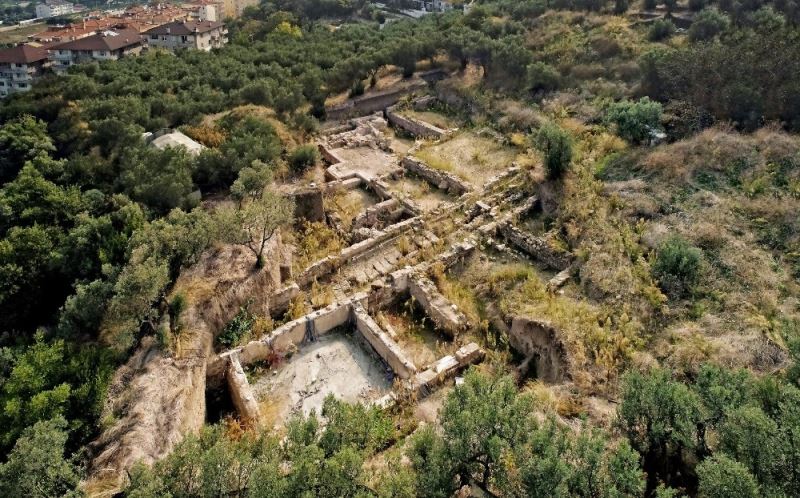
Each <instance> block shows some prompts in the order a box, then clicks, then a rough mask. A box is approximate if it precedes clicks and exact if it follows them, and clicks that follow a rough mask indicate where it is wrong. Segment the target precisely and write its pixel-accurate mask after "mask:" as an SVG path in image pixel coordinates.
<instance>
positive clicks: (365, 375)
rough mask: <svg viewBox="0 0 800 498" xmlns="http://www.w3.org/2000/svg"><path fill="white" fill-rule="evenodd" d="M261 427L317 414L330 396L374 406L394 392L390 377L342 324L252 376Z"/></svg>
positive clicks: (391, 374) (375, 358)
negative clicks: (313, 412) (380, 399)
mask: <svg viewBox="0 0 800 498" xmlns="http://www.w3.org/2000/svg"><path fill="white" fill-rule="evenodd" d="M251 378H252V380H251V385H252V389H253V393H254V395H255V397H256V400H257V402H258V404H259V409H260V412H261V423H262V424H265V425H268V426H273V425H277V424H280V423H282V422H283V421H285V420H288V419H289V418H291V416H293V415H297V414H303V415H308V414H309V413H311V412H312V411H315V412H316V413H320V411H321V410H322V404H323V402H324V400H325V398H326V397H327V396H328V395H331V394H332V395H334V396H335V397H336V398H337V399H340V400H343V401H346V402H349V403H356V402H360V403H366V404H369V403H372V402H374V401H376V400H377V399H379V398H381V397H382V396H384V395H386V394H387V393H388V392H389V391H390V390H391V388H392V380H393V378H394V373H393V372H392V371H391V369H389V368H387V367H386V365H384V364H383V363H382V362H381V361H380V360H379V359H378V358H377V356H376V355H375V354H374V353H373V351H372V350H371V349H370V346H368V345H365V344H363V340H359V339H357V337H356V335H355V334H353V327H348V326H344V327H341V328H339V329H338V330H336V331H332V332H331V333H329V334H327V335H325V336H324V337H321V338H319V339H318V340H317V341H315V342H311V343H308V344H305V345H303V346H302V347H301V348H300V349H299V350H298V351H297V352H296V353H295V354H293V355H292V356H291V357H288V358H286V359H285V360H284V361H283V362H280V363H278V364H276V365H274V366H272V367H270V368H269V369H267V370H264V371H263V372H261V373H260V374H259V375H257V376H251Z"/></svg>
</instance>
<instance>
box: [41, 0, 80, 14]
mask: <svg viewBox="0 0 800 498" xmlns="http://www.w3.org/2000/svg"><path fill="white" fill-rule="evenodd" d="M73 12H75V6H74V5H73V4H71V3H69V2H61V1H59V0H52V1H48V2H45V3H40V4H38V5H37V6H36V17H39V18H48V17H58V16H65V15H67V14H72V13H73Z"/></svg>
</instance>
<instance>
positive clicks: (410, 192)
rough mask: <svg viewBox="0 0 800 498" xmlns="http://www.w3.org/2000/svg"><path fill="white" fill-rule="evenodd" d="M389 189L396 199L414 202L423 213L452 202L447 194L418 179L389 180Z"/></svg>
mask: <svg viewBox="0 0 800 498" xmlns="http://www.w3.org/2000/svg"><path fill="white" fill-rule="evenodd" d="M389 188H390V189H391V191H392V192H393V193H394V194H395V195H397V196H398V197H401V198H408V199H411V200H412V201H414V202H416V203H417V205H418V206H419V207H420V208H421V209H422V210H423V211H433V210H434V209H436V208H437V207H439V206H440V205H442V204H443V203H445V202H451V201H452V200H453V199H452V198H451V197H450V196H448V195H447V193H445V192H443V191H441V190H439V189H437V188H436V187H433V186H431V185H430V184H429V183H427V182H425V181H424V180H420V179H419V178H413V177H403V178H399V179H397V180H390V181H389Z"/></svg>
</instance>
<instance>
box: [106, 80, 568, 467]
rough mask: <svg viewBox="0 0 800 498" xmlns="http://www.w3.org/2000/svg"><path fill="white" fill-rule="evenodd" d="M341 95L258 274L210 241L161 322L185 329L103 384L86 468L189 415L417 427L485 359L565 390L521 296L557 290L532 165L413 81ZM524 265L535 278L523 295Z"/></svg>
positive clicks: (561, 367) (548, 335)
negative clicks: (338, 414) (117, 416)
mask: <svg viewBox="0 0 800 498" xmlns="http://www.w3.org/2000/svg"><path fill="white" fill-rule="evenodd" d="M348 105H349V106H350V107H347V108H346V109H344V110H342V111H341V112H342V117H341V118H340V119H338V120H329V122H328V123H327V124H326V126H325V127H324V128H323V129H322V131H321V132H320V134H319V136H318V138H317V142H316V147H317V148H318V151H319V155H320V157H321V159H322V161H321V163H320V164H319V165H318V166H317V167H316V168H315V170H314V171H312V172H310V173H309V174H307V175H306V179H305V180H304V181H302V182H294V183H289V184H284V185H281V186H280V190H281V192H282V193H283V195H286V196H288V197H291V198H292V199H293V200H294V203H293V205H294V222H293V223H294V227H293V228H292V229H291V230H284V231H279V232H276V233H275V234H274V235H273V236H272V237H271V238H270V239H269V240H268V241H267V244H266V246H265V252H264V262H265V264H264V267H263V269H261V270H258V271H255V272H253V269H252V268H253V260H252V254H251V253H249V252H246V251H244V250H243V249H242V248H241V247H237V246H221V247H218V248H217V249H215V250H212V251H210V252H208V253H206V254H204V255H203V257H202V258H201V261H200V262H199V263H198V264H197V265H195V266H194V267H193V268H191V269H189V270H188V271H184V272H183V273H182V274H181V276H180V278H179V279H178V281H177V283H176V285H175V289H174V290H173V296H174V295H178V294H180V295H181V296H185V300H186V302H187V307H186V311H184V312H183V314H182V317H181V319H180V323H175V321H174V320H172V321H170V318H169V315H167V316H166V317H165V320H166V321H165V323H164V325H163V326H164V327H166V328H168V329H171V330H173V331H174V330H176V329H177V328H178V327H180V330H183V331H191V333H190V334H187V333H186V332H180V334H181V339H180V340H179V341H178V342H177V343H176V345H175V350H176V352H177V353H176V354H175V355H174V356H167V355H163V354H162V353H157V352H156V351H157V350H156V345H155V344H154V345H153V348H152V349H151V350H150V351H149V352H148V350H147V349H146V348H145V349H143V350H141V351H140V352H139V353H137V355H135V356H134V357H133V358H132V359H131V360H130V361H129V363H128V365H126V367H125V368H123V369H122V370H121V371H120V372H118V374H117V376H116V377H115V385H119V386H120V388H121V389H124V388H127V389H129V390H130V389H136V390H138V392H139V393H140V395H139V396H138V397H137V398H136V399H132V400H131V399H127V398H125V396H124V395H115V394H114V393H112V400H113V401H112V403H113V404H112V407H115V408H113V409H115V410H118V411H119V412H120V413H124V419H123V420H122V421H120V422H118V423H117V424H115V425H114V426H112V427H111V428H110V429H108V430H107V431H106V432H105V433H104V434H103V436H102V437H101V438H100V439H99V440H98V441H97V442H96V443H95V444H96V451H97V454H98V456H97V458H95V460H94V463H93V472H94V475H98V476H101V478H102V476H113V475H117V474H118V473H119V471H121V470H125V469H128V468H130V466H131V465H133V464H134V463H135V462H138V461H143V462H154V461H157V460H158V459H159V458H161V457H162V456H163V455H164V454H165V453H167V452H169V451H170V449H171V447H173V446H174V444H175V443H177V442H178V441H180V440H181V438H182V437H183V436H184V435H185V434H186V433H188V432H192V431H197V430H199V429H200V428H201V427H203V426H204V425H206V424H213V423H219V422H221V421H224V420H235V421H237V422H238V423H240V424H242V426H244V427H261V428H268V429H270V430H276V431H278V432H279V433H280V431H282V430H283V427H284V426H285V424H286V423H287V422H288V421H289V420H292V419H293V418H295V417H298V416H308V415H311V414H320V413H321V412H322V410H323V406H324V402H325V400H326V398H328V397H329V396H332V397H334V398H336V399H338V400H341V401H344V402H348V403H361V404H364V405H366V406H373V407H378V408H379V409H381V410H386V411H389V412H397V411H398V410H399V411H404V410H405V411H408V410H411V412H409V413H412V414H413V413H416V414H415V415H412V416H413V417H418V418H419V419H420V420H428V421H429V422H435V419H436V413H437V410H438V407H439V406H440V405H441V403H442V400H443V398H444V395H445V394H446V393H447V392H448V391H449V390H451V389H452V387H453V386H454V385H455V384H457V383H459V382H461V380H462V376H463V375H464V373H465V372H466V371H467V370H468V369H469V368H471V367H473V366H480V365H481V364H483V363H484V362H486V361H489V360H490V361H491V363H492V364H494V365H498V364H502V365H504V367H503V368H506V369H511V370H512V371H514V372H515V375H516V378H517V379H518V382H519V383H520V384H523V383H525V382H529V381H538V382H545V383H547V384H549V385H553V386H560V385H566V386H569V385H571V383H572V378H571V363H570V359H569V352H568V344H567V342H566V341H565V339H564V337H562V335H561V334H560V332H559V329H558V328H557V327H556V326H554V325H552V324H550V323H549V322H548V321H547V320H541V319H538V318H537V315H536V314H529V313H526V310H525V309H524V306H522V305H521V303H523V300H522V298H521V297H520V296H521V295H522V293H525V292H541V293H544V294H549V295H555V294H558V293H562V294H563V292H564V291H563V289H562V287H563V286H565V284H566V283H567V282H568V281H569V279H570V276H571V272H572V259H573V258H572V255H571V254H570V253H569V252H568V251H566V250H564V249H563V248H562V247H561V246H559V245H558V243H557V242H555V241H554V238H553V237H552V234H550V233H548V231H547V229H546V225H547V223H546V213H545V211H544V210H545V209H546V202H543V201H542V200H541V199H540V196H539V192H538V190H539V189H538V187H537V185H538V183H537V181H536V180H535V179H534V178H533V177H531V173H530V167H529V164H528V163H529V162H530V161H531V160H532V159H531V158H530V157H529V156H526V154H524V153H521V152H520V151H519V149H517V148H515V147H514V146H512V145H510V144H508V143H506V142H505V141H504V139H503V138H502V137H500V136H498V135H497V134H496V133H493V132H492V131H491V130H489V129H483V130H482V129H478V130H475V129H474V128H472V129H470V130H462V129H460V127H459V125H460V122H459V119H458V118H457V117H455V115H454V114H452V113H447V112H444V111H442V109H446V107H447V106H446V104H444V103H443V102H442V101H440V100H439V99H438V98H437V97H434V96H432V95H429V94H427V91H426V85H425V84H424V83H421V84H420V85H417V86H412V87H410V88H404V89H403V90H402V91H397V92H389V93H385V94H378V95H377V96H372V97H371V98H369V99H364V100H362V101H360V102H358V101H357V102H356V104H355V105H356V106H360V107H355V108H353V107H352V106H353V105H354V104H353V103H352V102H349V103H348ZM331 114H335V112H332V113H331ZM533 276H535V277H536V278H535V280H536V281H537V282H543V287H542V288H541V289H538V288H537V289H526V288H524V287H525V286H526V285H528V286H529V285H530V284H526V281H528V280H532V278H533ZM243 323H244V324H245V325H244V326H243V327H241V325H242V324H243ZM237 327H239V328H242V329H246V331H245V333H244V334H240V335H236V336H235V337H233V339H230V337H229V335H230V334H229V333H230V332H231V331H232V330H234V329H236V328H237ZM488 368H494V367H488ZM126 383H130V384H126ZM566 389H567V391H568V390H569V388H566Z"/></svg>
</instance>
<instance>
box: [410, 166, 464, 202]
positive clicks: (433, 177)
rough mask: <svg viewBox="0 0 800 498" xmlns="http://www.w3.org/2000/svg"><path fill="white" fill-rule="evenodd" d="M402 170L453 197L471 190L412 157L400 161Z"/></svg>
mask: <svg viewBox="0 0 800 498" xmlns="http://www.w3.org/2000/svg"><path fill="white" fill-rule="evenodd" d="M401 164H402V166H403V168H405V169H406V170H407V171H410V172H411V173H413V174H415V175H417V176H419V177H420V178H422V179H423V180H425V181H427V182H428V183H430V184H431V185H434V186H435V187H436V188H438V189H440V190H446V191H448V192H449V193H452V194H454V195H461V194H464V193H466V192H469V191H470V190H472V187H470V185H469V184H468V183H467V182H465V181H463V180H462V179H460V178H458V177H457V176H455V175H453V174H450V173H448V172H446V171H439V170H437V169H433V168H431V167H430V166H428V165H427V164H425V163H424V162H423V161H420V160H419V159H415V158H413V157H406V158H404V159H403V160H402V161H401Z"/></svg>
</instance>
